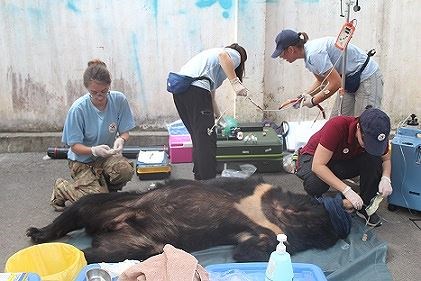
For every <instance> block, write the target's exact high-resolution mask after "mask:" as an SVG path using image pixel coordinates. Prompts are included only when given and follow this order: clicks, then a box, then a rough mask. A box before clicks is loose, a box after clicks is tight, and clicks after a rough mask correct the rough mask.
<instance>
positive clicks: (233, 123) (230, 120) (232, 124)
mask: <svg viewBox="0 0 421 281" xmlns="http://www.w3.org/2000/svg"><path fill="white" fill-rule="evenodd" d="M223 119H224V122H223V124H221V125H222V127H223V128H224V129H223V130H222V134H223V135H224V136H226V137H227V136H230V135H231V133H232V131H233V130H234V129H235V128H237V127H238V122H237V120H235V118H234V117H232V116H229V115H226V116H224V117H223Z"/></svg>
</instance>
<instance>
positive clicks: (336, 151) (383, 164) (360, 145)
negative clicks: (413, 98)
mask: <svg viewBox="0 0 421 281" xmlns="http://www.w3.org/2000/svg"><path fill="white" fill-rule="evenodd" d="M389 133H390V119H389V117H388V116H387V114H386V113H384V112H383V111H381V110H380V109H376V108H368V109H366V110H365V111H364V112H363V113H361V115H360V116H359V117H353V116H336V117H333V118H331V119H330V120H328V121H327V122H326V124H325V125H324V126H323V127H322V128H321V129H320V130H319V131H318V132H316V133H315V134H314V135H313V136H311V138H310V139H309V141H308V143H307V144H306V145H305V146H304V147H303V148H301V149H300V151H299V157H298V163H297V172H296V175H297V176H298V177H299V178H301V179H302V180H303V185H304V189H305V191H306V192H307V193H308V194H309V195H312V196H315V197H321V196H322V194H323V193H325V192H326V191H328V190H329V188H330V187H332V188H334V189H336V190H338V191H340V192H341V193H342V194H343V196H344V197H345V198H346V199H348V200H349V201H350V203H351V204H352V206H353V207H354V208H355V209H356V210H357V215H358V216H359V217H362V218H364V219H365V220H366V222H367V224H368V225H370V226H380V225H381V220H380V217H379V216H378V215H377V214H375V213H374V214H372V215H371V216H368V215H367V213H366V211H365V208H363V206H368V205H369V203H370V200H371V199H372V198H373V197H374V196H376V194H377V192H379V193H381V194H382V195H383V196H384V197H387V196H388V195H390V194H391V193H392V185H391V182H390V173H391V163H390V152H389V146H388V138H389ZM356 176H360V193H359V194H357V193H356V192H355V191H353V190H352V188H351V187H350V186H348V185H347V184H346V183H345V182H344V181H343V180H344V179H350V178H353V177H356Z"/></svg>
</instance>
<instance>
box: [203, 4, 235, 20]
mask: <svg viewBox="0 0 421 281" xmlns="http://www.w3.org/2000/svg"><path fill="white" fill-rule="evenodd" d="M217 2H218V3H219V5H220V6H221V8H222V9H224V11H223V12H222V17H223V18H225V19H228V18H229V17H230V12H231V8H232V6H233V0H198V1H196V6H197V7H199V8H202V9H203V8H209V7H211V6H213V5H214V4H216V3H217Z"/></svg>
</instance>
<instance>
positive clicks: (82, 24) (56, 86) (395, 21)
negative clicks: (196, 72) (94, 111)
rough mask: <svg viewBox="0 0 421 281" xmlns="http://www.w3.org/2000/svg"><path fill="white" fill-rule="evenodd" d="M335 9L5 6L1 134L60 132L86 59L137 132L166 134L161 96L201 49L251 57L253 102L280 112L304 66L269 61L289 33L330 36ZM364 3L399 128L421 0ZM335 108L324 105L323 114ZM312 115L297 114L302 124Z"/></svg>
mask: <svg viewBox="0 0 421 281" xmlns="http://www.w3.org/2000/svg"><path fill="white" fill-rule="evenodd" d="M345 2H347V1H346V0H344V3H345ZM339 5H340V1H339V0H323V1H317V0H307V1H305V0H296V1H286V0H271V1H264V0H255V1H252V0H250V1H248V0H238V1H235V0H219V1H216V0H214V1H212V0H195V1H171V0H161V1H158V0H155V1H152V0H143V1H135V0H110V1H94V0H87V1H82V0H68V1H64V0H61V1H53V0H41V1H29V0H27V1H25V0H3V1H0V18H1V20H0V38H1V40H0V54H1V59H0V116H1V117H2V118H1V119H0V131H60V130H61V129H62V126H63V122H64V118H65V115H66V112H67V109H68V108H69V106H70V105H71V103H72V102H73V101H74V100H75V99H76V98H77V97H79V96H80V95H82V94H83V93H84V91H85V89H84V88H83V85H82V81H81V77H82V73H83V71H84V69H85V67H86V63H87V62H88V60H90V59H92V58H100V59H102V60H104V61H105V62H106V63H107V64H108V66H109V69H110V70H111V72H112V75H113V89H116V90H120V91H123V92H124V93H125V94H126V95H127V97H128V99H129V101H130V104H131V106H132V109H133V111H134V113H135V116H136V122H137V123H138V124H139V126H140V128H142V129H157V128H162V127H164V125H165V123H166V122H171V121H174V120H175V119H177V118H178V116H177V113H176V110H175V107H174V105H173V101H172V98H171V95H170V94H168V93H167V92H166V90H165V87H166V85H165V80H166V75H167V73H168V71H170V70H177V69H179V68H180V67H181V66H182V64H183V63H184V62H185V61H186V60H187V59H189V58H190V57H191V56H193V55H194V54H196V53H197V52H199V51H201V50H203V49H206V48H211V47H215V46H224V45H228V44H230V43H232V42H236V41H238V42H239V43H240V44H242V45H244V46H245V47H246V49H247V51H248V54H249V60H248V62H247V65H246V77H245V85H246V86H247V87H248V88H249V90H250V97H251V98H252V99H253V100H254V101H256V102H257V103H259V104H263V105H264V106H265V107H266V108H269V109H273V108H276V107H277V104H279V102H281V101H283V100H285V99H286V98H289V97H294V96H296V95H297V94H298V93H300V92H301V91H303V90H304V89H305V88H306V87H308V86H309V85H310V83H311V81H312V76H311V74H310V73H308V72H307V71H306V70H305V69H304V63H303V61H302V60H300V61H297V62H295V63H293V64H292V65H289V64H287V63H286V62H282V63H281V62H280V61H279V60H275V59H271V58H270V55H271V53H272V51H273V48H274V45H275V44H274V38H275V36H276V34H277V33H278V32H279V31H280V30H281V29H282V28H286V27H289V28H294V29H296V30H298V31H305V32H307V33H308V34H309V36H310V38H317V37H321V36H325V35H331V36H336V35H337V33H338V31H339V29H340V27H341V25H342V24H343V22H344V18H342V17H340V16H339V13H340V6H339ZM360 5H361V11H360V12H358V13H354V12H352V13H351V18H356V19H357V20H358V26H357V31H356V33H355V37H354V38H353V42H354V43H356V44H358V45H359V46H360V47H362V48H363V49H367V50H368V49H370V48H373V47H375V48H376V49H377V54H376V56H375V59H376V60H377V61H378V62H379V64H380V67H381V69H382V72H383V74H384V79H385V97H384V104H385V106H384V108H385V110H386V111H387V112H389V113H390V114H391V116H392V118H393V119H394V121H395V122H397V121H399V120H401V119H402V118H404V117H405V116H406V115H408V114H410V113H412V112H415V113H420V112H419V108H420V106H421V95H420V94H418V91H417V90H418V89H417V88H418V87H417V78H418V77H419V76H420V75H419V71H418V66H419V65H420V63H421V57H420V56H419V55H417V52H416V51H417V46H418V45H419V39H418V38H417V37H416V36H414V29H416V27H417V26H418V25H419V23H420V21H421V19H420V17H419V11H420V10H421V1H417V0H413V1H411V0H402V1H392V0H385V1H382V0H373V1H360ZM417 11H418V12H417ZM417 15H418V17H417ZM217 101H218V103H219V104H220V107H221V109H222V110H228V113H229V114H235V115H236V116H237V117H239V118H241V119H244V120H260V119H261V118H262V113H261V112H259V111H258V110H256V109H255V108H254V107H253V105H251V103H250V102H248V101H247V100H245V99H244V98H234V95H233V92H232V90H231V88H230V86H229V83H225V85H224V86H223V87H222V88H221V89H219V90H218V97H217ZM330 104H331V102H325V105H324V106H325V107H326V110H327V111H330V108H331V106H330ZM316 113H317V111H316V110H313V109H312V110H304V111H303V116H304V118H314V116H315V115H316ZM297 116H298V115H297V112H295V111H294V110H288V111H282V112H275V113H273V112H272V113H266V114H265V116H264V117H266V118H271V119H273V120H275V121H277V122H279V121H282V120H296V119H297V118H298V117H297Z"/></svg>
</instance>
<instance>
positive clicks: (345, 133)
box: [300, 116, 365, 160]
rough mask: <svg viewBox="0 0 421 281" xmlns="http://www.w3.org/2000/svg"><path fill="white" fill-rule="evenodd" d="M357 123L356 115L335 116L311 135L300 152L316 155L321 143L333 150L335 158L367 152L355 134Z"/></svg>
mask: <svg viewBox="0 0 421 281" xmlns="http://www.w3.org/2000/svg"><path fill="white" fill-rule="evenodd" d="M357 123H358V118H356V117H354V116H336V117H333V118H332V119H330V120H328V121H327V122H326V124H325V125H324V126H323V127H322V128H321V129H320V130H319V131H318V132H316V133H315V134H314V135H312V136H311V137H310V139H309V141H308V142H307V144H306V145H305V146H304V147H303V148H302V149H301V151H300V153H301V154H311V155H314V152H315V151H316V148H317V145H318V144H319V143H320V144H321V145H323V146H324V147H325V148H326V149H328V150H330V151H332V152H333V155H332V159H333V160H340V159H343V160H346V159H352V158H355V156H357V155H360V154H362V153H364V152H365V150H364V148H362V147H361V146H360V144H359V143H358V140H357V138H356V136H355V132H356V130H357Z"/></svg>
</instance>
